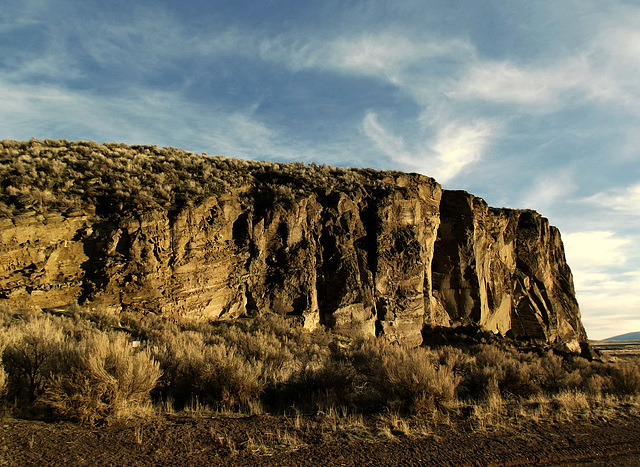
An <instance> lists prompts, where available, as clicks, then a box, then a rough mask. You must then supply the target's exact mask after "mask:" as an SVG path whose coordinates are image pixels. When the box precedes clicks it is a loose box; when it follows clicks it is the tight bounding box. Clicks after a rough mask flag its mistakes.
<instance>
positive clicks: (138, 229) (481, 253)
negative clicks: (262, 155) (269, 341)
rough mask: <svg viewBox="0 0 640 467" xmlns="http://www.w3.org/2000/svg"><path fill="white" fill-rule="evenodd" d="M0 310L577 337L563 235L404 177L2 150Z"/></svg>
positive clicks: (15, 147) (128, 151) (57, 149)
mask: <svg viewBox="0 0 640 467" xmlns="http://www.w3.org/2000/svg"><path fill="white" fill-rule="evenodd" d="M0 183H1V185H2V190H1V191H0V303H4V305H5V306H14V307H40V308H43V309H45V308H61V307H69V306H74V305H75V304H81V305H86V306H92V307H109V308H113V309H115V310H127V311H135V312H140V313H161V314H164V315H168V316H172V315H174V314H189V315H193V316H201V317H203V318H207V319H236V318H238V317H240V316H243V315H251V314H255V313H279V314H283V315H290V316H295V317H298V319H300V320H302V321H304V323H305V326H307V327H308V328H314V327H317V326H327V327H330V328H333V329H335V330H337V331H339V332H342V333H347V334H359V333H364V334H371V335H373V334H375V335H384V336H385V337H386V338H388V339H390V340H392V341H399V342H401V343H404V344H406V345H419V344H420V343H421V342H422V331H423V328H425V327H432V326H447V327H454V326H462V325H469V324H473V325H477V326H479V327H480V328H482V329H484V330H488V331H493V332H496V333H501V334H510V335H513V336H515V337H519V336H522V337H529V338H532V339H536V340H540V341H546V342H550V343H563V344H565V345H566V347H568V348H569V349H571V350H578V348H579V343H580V342H585V341H586V335H585V332H584V329H583V327H582V324H581V322H580V312H579V309H578V304H577V302H576V299H575V296H574V288H573V279H572V275H571V271H570V269H569V267H568V266H567V264H566V261H565V256H564V250H563V246H562V241H561V239H560V233H559V232H558V230H557V229H556V228H555V227H552V226H550V225H549V223H548V221H547V219H545V218H543V217H541V216H540V215H539V214H537V213H535V212H533V211H528V210H524V211H523V210H512V209H496V208H491V207H489V206H488V205H487V204H486V203H485V202H484V201H483V200H482V199H480V198H477V197H475V196H473V195H471V194H468V193H466V192H461V191H448V190H442V188H441V186H440V185H439V184H438V183H437V182H436V181H435V180H433V179H431V178H428V177H425V176H422V175H418V174H407V173H401V172H388V171H385V172H380V171H374V170H370V169H341V168H336V167H329V166H325V165H322V166H318V165H313V164H312V165H303V164H298V163H296V164H278V163H271V162H252V161H243V160H237V159H228V158H224V157H210V156H207V155H194V154H190V153H187V152H184V151H181V150H177V149H174V148H163V149H158V148H156V147H155V146H126V145H123V144H115V143H114V144H104V145H99V144H96V143H92V142H71V143H70V142H68V141H64V140H63V141H50V140H45V141H38V140H31V141H27V142H16V141H3V142H2V143H0Z"/></svg>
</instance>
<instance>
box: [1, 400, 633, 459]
mask: <svg viewBox="0 0 640 467" xmlns="http://www.w3.org/2000/svg"><path fill="white" fill-rule="evenodd" d="M343 423H344V422H336V424H334V426H329V425H327V424H326V420H324V421H320V422H317V423H316V422H313V421H302V422H301V421H300V419H291V418H286V417H282V416H278V417H276V416H270V415H258V416H250V417H242V418H232V417H222V416H216V417H202V416H197V417H196V416H177V415H173V416H171V415H166V416H162V417H158V418H156V419H154V420H147V421H141V420H127V421H119V422H112V423H110V424H108V425H103V426H100V427H94V426H88V425H80V424H75V423H71V422H51V423H47V422H43V421H32V420H20V419H11V418H6V419H4V420H0V464H3V465H10V466H22V465H42V466H49V465H50V466H53V465H73V466H76V465H77V466H82V465H92V466H94V465H113V466H120V465H128V466H131V465H168V466H181V465H189V466H193V465H230V466H233V465H252V466H259V465H264V466H267V465H283V466H287V465H291V466H294V465H295V466H299V465H327V466H329V465H331V466H333V465H340V466H349V465H451V466H454V465H455V466H490V465H495V466H516V465H550V466H551V465H553V466H572V465H597V466H600V465H640V416H638V415H637V414H635V413H631V412H629V413H628V414H624V413H620V412H619V413H618V414H617V415H616V417H615V419H609V420H605V419H603V418H599V419H591V420H578V421H570V422H553V421H546V422H542V421H538V422H534V421H525V422H522V423H519V424H518V425H519V426H518V427H491V426H486V427H483V428H482V429H481V430H477V429H473V428H472V427H471V426H465V424H464V423H457V424H454V423H449V424H443V423H440V424H436V425H429V428H428V429H427V430H422V432H420V433H414V432H411V431H405V432H403V431H402V430H390V431H389V432H388V433H386V434H383V433H374V432H373V430H372V429H371V427H372V426H379V419H378V420H373V417H372V419H371V420H369V419H368V418H366V417H365V418H362V419H360V421H359V422H358V424H360V425H359V427H354V426H353V425H352V426H351V427H350V428H349V429H346V430H344V431H342V430H341V428H340V427H341V425H342V424H343ZM375 423H378V425H375ZM616 462H618V463H616Z"/></svg>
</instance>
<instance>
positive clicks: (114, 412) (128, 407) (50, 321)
mask: <svg viewBox="0 0 640 467" xmlns="http://www.w3.org/2000/svg"><path fill="white" fill-rule="evenodd" d="M59 314H60V315H59V316H54V315H50V314H47V313H44V312H38V313H17V312H9V311H6V310H5V311H4V312H0V350H2V352H1V355H2V365H0V397H2V400H3V401H4V405H5V406H12V407H13V408H14V409H17V412H16V413H18V414H20V413H23V414H26V413H27V412H30V413H31V414H36V416H40V415H47V414H53V415H57V416H59V417H62V418H66V419H72V420H80V421H88V422H93V421H96V420H105V419H110V418H114V417H122V416H127V415H131V414H132V413H134V412H135V411H136V410H138V413H142V412H140V408H141V407H145V406H146V407H148V402H149V401H153V402H154V403H155V404H156V406H158V407H162V408H165V409H166V408H171V409H172V410H176V409H177V410H182V409H185V408H187V407H189V406H191V405H192V404H193V403H194V402H196V403H197V404H196V405H198V406H200V407H209V408H210V409H212V410H225V411H227V410H234V411H241V412H243V413H259V412H261V411H263V410H265V409H266V410H268V411H271V412H275V413H290V412H291V411H292V410H293V411H297V412H300V411H301V412H304V413H318V412H325V413H329V412H330V411H331V410H334V411H335V409H336V408H338V409H340V410H344V411H347V412H349V413H354V412H355V413H400V414H405V415H413V414H426V415H430V414H435V413H436V412H447V413H450V414H453V415H455V414H458V415H460V414H461V413H467V412H464V411H462V412H461V411H460V408H461V407H476V408H477V407H486V408H487V410H489V409H488V408H489V407H490V406H493V407H497V408H501V409H500V410H502V407H505V406H506V405H505V404H507V403H508V404H511V405H512V406H519V405H520V406H524V405H526V404H528V403H529V402H528V401H530V403H531V404H538V405H540V404H541V403H542V402H541V401H547V402H544V403H546V404H549V403H550V402H549V401H555V403H556V405H558V406H559V407H560V406H562V408H563V410H564V411H565V412H567V413H570V412H575V411H577V410H579V411H583V410H587V409H588V407H596V406H597V405H598V404H600V401H602V399H603V397H605V396H607V397H608V396H613V398H614V399H613V400H615V398H619V400H629V399H633V400H636V399H637V397H638V395H640V365H639V363H638V361H634V360H629V361H622V362H615V363H611V362H608V363H607V362H598V361H587V360H585V359H583V358H580V357H576V356H569V355H565V356H562V357H561V356H559V355H555V354H554V353H552V352H550V351H547V352H543V351H541V349H539V348H531V349H529V350H528V351H523V350H522V349H518V348H517V347H516V346H515V344H513V343H510V341H503V342H501V343H498V344H493V345H486V344H481V345H466V346H464V347H459V348H457V347H451V346H442V347H437V348H428V347H421V348H413V349H411V348H404V347H401V346H399V345H390V344H388V343H387V342H385V341H384V339H375V338H373V339H365V338H361V339H355V340H354V339H349V338H345V337H342V336H338V335H334V334H332V333H330V332H326V331H323V330H319V331H317V332H313V333H309V332H307V331H305V330H304V329H302V328H301V327H300V326H297V325H294V324H293V323H291V321H288V320H287V319H286V318H284V317H278V316H268V317H254V318H251V319H246V320H239V321H237V322H235V323H234V324H221V323H209V322H205V321H195V320H188V319H182V320H180V319H178V320H175V319H174V320H172V321H168V320H163V319H162V318H161V317H158V316H155V317H154V316H153V315H149V316H147V317H141V316H138V317H134V316H128V317H127V316H122V317H121V318H122V319H117V320H109V319H102V318H101V317H100V316H96V314H99V312H96V310H91V311H83V310H82V309H78V308H76V309H73V310H69V313H68V314H64V313H59ZM134 340H135V341H140V340H142V342H141V345H140V347H134V346H133V345H132V341H134ZM3 379H4V381H5V382H4V383H3ZM492 404H493V405H492ZM23 409H27V410H23ZM496 410H497V409H496ZM471 412H473V411H471ZM476 412H478V411H476ZM478 413H479V412H478ZM37 414H40V415H37Z"/></svg>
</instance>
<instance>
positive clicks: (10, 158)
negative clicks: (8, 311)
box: [0, 139, 392, 217]
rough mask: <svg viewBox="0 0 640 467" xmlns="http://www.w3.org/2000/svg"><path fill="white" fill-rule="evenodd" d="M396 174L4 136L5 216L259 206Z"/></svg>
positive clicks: (0, 175)
mask: <svg viewBox="0 0 640 467" xmlns="http://www.w3.org/2000/svg"><path fill="white" fill-rule="evenodd" d="M390 173H392V172H378V171H374V170H371V169H342V168H338V167H330V166H326V165H324V164H323V165H316V164H310V165H305V164H303V163H290V164H284V163H275V162H257V161H245V160H241V159H231V158H226V157H222V156H215V157H213V156H208V155H206V154H192V153H189V152H187V151H183V150H181V149H175V148H171V147H169V148H158V147H156V146H141V145H134V146H128V145H126V144H119V143H104V144H98V143H95V142H90V141H77V142H69V141H67V140H48V139H45V140H43V141H40V140H37V139H32V140H30V141H22V142H21V141H12V140H4V141H0V181H1V182H2V190H1V191H0V217H12V216H15V215H19V214H22V213H26V212H36V213H41V214H46V213H47V212H54V213H55V212H60V213H67V214H73V213H78V212H83V211H84V212H94V211H95V212H96V213H97V214H104V213H111V212H114V211H115V210H121V209H137V210H140V209H159V208H163V209H175V208H178V207H180V206H183V205H186V204H194V203H197V202H198V201H200V200H202V199H203V198H206V197H208V196H212V195H219V194H221V193H226V192H231V191H232V190H240V191H241V192H242V193H241V194H243V195H244V196H245V198H246V199H248V200H249V201H250V202H252V203H257V204H259V205H258V206H256V208H257V209H258V210H260V208H261V206H262V207H266V206H273V205H274V204H283V205H287V204H288V203H291V202H292V201H293V200H294V199H295V198H296V197H300V196H308V195H309V194H310V193H313V192H317V193H328V192H329V191H331V190H332V189H340V190H341V191H349V190H354V189H357V188H358V187H362V186H364V185H369V186H370V187H371V185H372V186H373V187H374V188H376V187H377V188H380V187H383V186H384V183H383V182H382V181H381V180H382V178H384V176H385V175H388V174H390Z"/></svg>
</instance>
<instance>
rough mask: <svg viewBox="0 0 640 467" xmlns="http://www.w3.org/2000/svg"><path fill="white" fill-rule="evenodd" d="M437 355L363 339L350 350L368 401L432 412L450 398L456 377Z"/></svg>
mask: <svg viewBox="0 0 640 467" xmlns="http://www.w3.org/2000/svg"><path fill="white" fill-rule="evenodd" d="M439 357H440V356H439V355H438V353H437V352H435V351H433V350H431V349H427V348H417V349H406V348H403V347H400V346H390V345H388V344H386V343H385V342H384V341H382V340H377V341H373V340H367V341H363V342H362V343H360V344H359V345H358V346H357V347H356V348H355V350H354V351H353V362H354V366H355V368H356V369H357V370H358V371H359V372H360V373H361V374H362V375H363V376H364V378H365V380H366V383H368V385H369V387H370V391H369V394H368V398H369V399H370V400H371V402H373V403H374V404H376V405H379V406H382V407H385V408H387V409H389V410H393V411H400V412H402V413H425V412H433V411H434V410H436V409H446V408H447V406H448V405H449V404H451V403H452V402H453V401H454V399H455V397H456V388H457V386H458V384H459V382H460V378H459V377H458V376H456V375H455V374H454V371H453V366H451V363H449V364H447V363H441V362H440V358H439ZM445 360H446V359H445Z"/></svg>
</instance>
